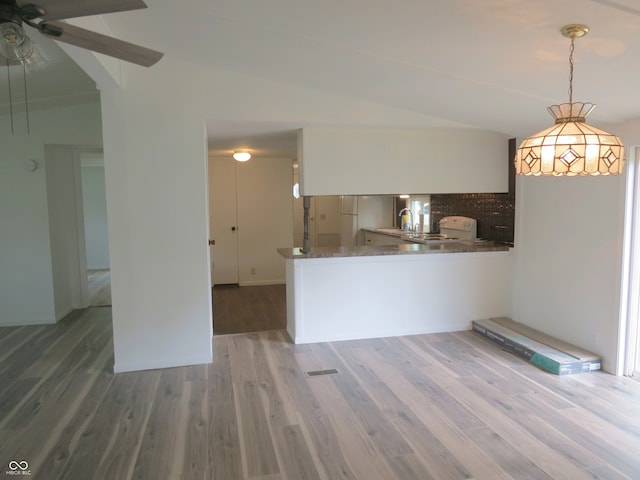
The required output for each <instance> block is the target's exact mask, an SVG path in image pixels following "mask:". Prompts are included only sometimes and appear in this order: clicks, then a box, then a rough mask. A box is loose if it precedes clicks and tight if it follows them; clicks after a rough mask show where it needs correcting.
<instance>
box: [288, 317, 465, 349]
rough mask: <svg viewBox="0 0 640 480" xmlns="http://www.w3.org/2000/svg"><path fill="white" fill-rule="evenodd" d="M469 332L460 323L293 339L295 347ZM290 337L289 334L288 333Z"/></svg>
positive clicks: (301, 336)
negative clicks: (306, 344)
mask: <svg viewBox="0 0 640 480" xmlns="http://www.w3.org/2000/svg"><path fill="white" fill-rule="evenodd" d="M465 330H471V323H470V322H468V323H461V324H457V325H448V326H442V327H431V328H425V329H417V330H415V329H412V330H387V331H377V332H376V331H371V332H347V333H345V332H343V333H338V334H335V333H333V332H331V333H329V332H327V333H326V334H325V335H312V336H304V335H297V336H296V337H295V339H294V342H293V343H295V344H296V345H298V344H304V343H325V342H341V341H346V340H365V339H369V338H386V337H405V336H410V335H426V334H429V333H445V332H462V331H465ZM288 333H289V335H290V336H291V332H288Z"/></svg>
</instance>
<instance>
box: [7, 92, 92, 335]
mask: <svg viewBox="0 0 640 480" xmlns="http://www.w3.org/2000/svg"><path fill="white" fill-rule="evenodd" d="M30 123H31V132H30V133H29V134H27V133H26V130H25V125H24V123H22V122H17V123H16V131H15V133H14V134H11V127H10V123H9V118H8V116H7V115H2V116H0V144H1V145H2V153H1V154H0V205H2V207H1V208H0V225H2V227H1V228H2V234H1V235H0V325H23V324H34V323H53V322H55V320H56V313H55V306H54V289H53V276H52V267H51V262H52V258H51V249H50V237H49V214H48V207H47V188H46V172H45V165H44V164H45V162H44V146H45V145H46V144H58V145H60V144H67V145H91V146H100V145H101V144H102V134H101V120H100V105H99V104H98V103H93V104H79V105H72V106H66V107H56V108H50V109H47V110H33V111H31V112H30ZM27 159H35V160H37V161H38V162H39V165H40V167H39V168H38V169H37V170H36V171H35V172H29V171H27V170H26V169H25V168H24V167H23V162H24V161H25V160H27Z"/></svg>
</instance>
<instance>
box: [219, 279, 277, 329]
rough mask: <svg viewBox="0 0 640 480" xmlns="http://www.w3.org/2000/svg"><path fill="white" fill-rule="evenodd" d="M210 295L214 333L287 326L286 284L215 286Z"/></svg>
mask: <svg viewBox="0 0 640 480" xmlns="http://www.w3.org/2000/svg"><path fill="white" fill-rule="evenodd" d="M212 295H213V333H214V334H216V335H223V334H232V333H248V332H262V331H266V330H281V329H284V328H286V326H287V300H286V287H285V285H259V286H249V287H239V286H238V285H216V286H215V287H214V288H213V289H212Z"/></svg>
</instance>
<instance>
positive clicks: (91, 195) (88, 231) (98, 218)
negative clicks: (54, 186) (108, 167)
mask: <svg viewBox="0 0 640 480" xmlns="http://www.w3.org/2000/svg"><path fill="white" fill-rule="evenodd" d="M81 174H82V207H83V212H84V231H85V244H86V251H87V268H88V269H108V268H109V240H108V236H109V229H108V228H107V198H106V193H105V184H104V166H99V165H83V166H82V169H81Z"/></svg>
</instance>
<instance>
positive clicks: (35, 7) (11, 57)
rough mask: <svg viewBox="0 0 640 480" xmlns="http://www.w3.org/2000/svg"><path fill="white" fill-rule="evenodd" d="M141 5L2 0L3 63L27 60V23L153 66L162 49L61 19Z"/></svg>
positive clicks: (132, 1)
mask: <svg viewBox="0 0 640 480" xmlns="http://www.w3.org/2000/svg"><path fill="white" fill-rule="evenodd" d="M142 8H147V5H146V4H145V3H144V2H143V1H142V0H84V1H78V0H0V64H2V63H5V64H9V65H18V64H20V63H23V64H24V63H25V59H28V57H29V55H31V50H32V42H31V39H30V38H29V37H28V36H27V35H26V33H25V31H24V29H23V27H22V26H23V24H25V25H28V26H30V27H32V28H34V29H36V30H38V31H39V32H40V33H41V34H43V35H45V36H47V37H50V38H53V39H54V40H57V41H59V42H64V43H68V44H70V45H75V46H77V47H81V48H86V49H87V50H92V51H94V52H98V53H102V54H104V55H109V56H111V57H115V58H118V59H120V60H124V61H127V62H131V63H135V64H137V65H141V66H144V67H150V66H151V65H154V64H155V63H156V62H158V60H160V59H161V58H162V56H163V54H162V53H160V52H157V51H155V50H151V49H149V48H145V47H141V46H139V45H134V44H133V43H129V42H125V41H123V40H119V39H117V38H113V37H109V36H107V35H102V34H100V33H97V32H92V31H91V30H86V29H84V28H80V27H76V26H73V25H69V24H67V23H64V22H61V21H59V20H63V19H66V18H74V17H84V16H88V15H100V14H103V13H114V12H124V11H129V10H139V9H142ZM3 60H4V61H3Z"/></svg>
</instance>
